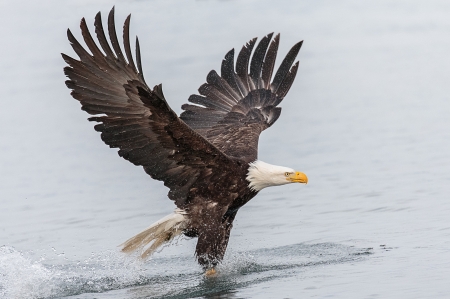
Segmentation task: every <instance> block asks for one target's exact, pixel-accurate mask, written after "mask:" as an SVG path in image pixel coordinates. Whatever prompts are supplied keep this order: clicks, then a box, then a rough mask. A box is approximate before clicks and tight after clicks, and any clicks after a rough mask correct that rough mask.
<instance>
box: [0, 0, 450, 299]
mask: <svg viewBox="0 0 450 299" xmlns="http://www.w3.org/2000/svg"><path fill="white" fill-rule="evenodd" d="M113 5H116V22H117V24H118V26H121V23H122V22H123V20H124V19H125V17H126V15H127V14H128V13H132V20H131V26H132V27H131V29H132V34H133V35H135V34H138V35H139V37H140V41H141V49H142V56H143V67H144V73H145V77H146V80H147V82H148V83H149V84H152V85H153V84H158V83H161V82H162V83H163V88H164V92H165V95H166V98H167V99H168V101H169V103H170V104H171V106H172V107H173V109H174V110H175V111H176V112H178V113H179V112H180V111H181V109H180V106H181V105H182V104H183V103H185V102H186V101H187V98H188V96H189V95H190V94H192V93H195V92H196V90H197V88H198V87H199V86H200V85H201V84H202V83H203V82H205V77H206V74H207V73H208V72H209V71H210V70H211V69H216V70H219V69H220V63H221V60H222V58H223V56H224V54H225V53H226V52H227V51H228V50H229V49H231V48H232V47H234V48H236V49H239V48H240V47H241V46H242V45H243V44H244V43H245V42H246V41H248V40H249V39H250V38H253V37H255V36H258V37H262V36H263V35H265V34H267V33H269V32H273V31H275V32H280V33H281V45H280V49H279V53H280V55H285V53H286V52H287V51H288V49H289V48H290V47H291V46H292V45H293V44H294V43H296V42H297V41H299V40H302V39H304V40H305V42H304V45H303V48H302V50H301V51H300V55H299V59H300V68H299V72H298V75H297V79H296V81H295V83H294V85H293V87H292V89H291V90H290V92H289V94H288V96H287V97H286V99H285V100H284V101H283V102H282V104H281V106H282V107H283V113H282V116H281V117H280V119H279V120H278V121H277V123H276V124H275V125H274V126H273V127H272V128H270V129H269V130H267V131H265V132H264V133H263V134H262V136H261V139H260V150H259V157H260V159H261V160H263V161H266V162H268V163H272V164H277V165H283V166H289V167H291V168H294V169H297V170H299V171H303V172H305V173H306V174H307V175H308V177H309V183H308V185H306V186H305V185H298V184H295V185H289V186H282V187H274V188H269V189H267V190H263V191H262V192H261V193H260V194H259V195H258V196H257V197H256V198H255V199H253V200H252V201H251V202H250V203H248V204H247V205H246V206H245V207H244V208H242V209H241V211H240V212H239V213H238V216H237V218H236V221H235V226H234V228H233V231H232V236H231V241H230V244H229V247H228V248H229V249H228V252H227V254H226V256H225V260H224V263H223V264H222V265H221V267H220V269H219V270H220V274H219V276H218V277H216V278H212V279H206V278H204V277H203V276H202V271H201V269H200V267H199V266H198V265H197V264H196V262H195V258H194V256H193V252H194V248H195V240H187V239H180V240H178V242H177V243H176V244H173V245H171V246H169V247H166V248H164V249H163V250H162V251H161V252H158V253H156V254H155V255H154V256H153V257H152V259H150V260H149V261H147V262H145V263H143V262H140V261H139V260H138V259H136V258H135V257H127V256H124V255H122V254H121V253H120V252H119V247H118V245H119V244H120V243H122V242H123V241H125V240H126V239H128V238H129V237H131V236H132V235H134V234H136V233H137V232H139V231H140V230H142V229H143V228H145V227H146V226H148V225H149V224H151V223H152V222H154V221H156V220H158V219H159V218H161V217H163V216H165V215H166V214H168V213H170V212H172V210H173V209H174V205H173V203H172V202H171V201H169V200H168V199H167V198H166V194H167V191H168V190H167V189H166V188H165V187H164V186H163V185H162V183H161V182H156V181H152V180H151V179H150V178H149V177H148V176H147V175H146V174H145V173H144V172H143V170H142V169H140V168H138V167H135V166H133V165H131V164H130V163H128V162H127V161H125V160H122V159H120V158H119V157H118V155H117V153H116V151H115V150H113V149H109V148H108V147H107V146H105V145H104V144H103V143H102V141H101V140H100V138H99V136H98V133H97V132H95V131H94V130H93V129H92V126H93V124H92V123H89V122H88V121H86V118H87V114H85V113H84V112H83V111H81V110H80V105H79V103H78V102H76V101H75V100H73V99H72V98H71V97H70V95H69V91H68V89H67V88H66V87H65V85H64V80H65V77H64V75H63V73H62V68H63V67H64V62H63V60H62V59H61V57H60V53H61V52H64V53H67V54H69V55H72V56H74V55H75V54H74V53H73V51H72V50H71V48H70V46H69V43H68V42H67V39H66V33H65V32H66V29H67V28H68V27H70V28H71V29H72V32H74V34H75V35H76V37H78V38H81V36H80V33H79V30H78V25H79V20H80V19H81V17H86V19H87V21H88V24H90V25H92V24H93V18H94V16H95V13H97V11H102V13H103V15H104V18H105V17H106V14H107V12H108V11H109V9H110V8H111V7H112V6H113ZM449 15H450V3H449V2H448V1H411V0H408V1H371V2H369V1H339V2H338V1H276V2H275V1H269V0H267V1H256V0H254V1H251V0H246V1H192V0H186V1H171V0H160V1H109V0H102V1H100V0H98V1H57V0H42V1H28V2H27V1H14V2H12V1H2V2H1V3H0V37H1V40H2V41H1V44H0V54H1V55H0V67H1V72H0V90H1V93H2V98H1V100H0V105H1V108H0V140H1V141H0V153H1V155H0V178H1V180H0V203H1V205H0V207H1V208H0V246H2V247H1V248H0V297H1V298H133V299H134V298H330V297H331V298H448V297H449V296H450V283H449V276H450V196H449V194H450V172H449V170H450V117H449V115H450V71H449V70H450V58H449V57H450V56H449V55H450V18H449ZM91 28H92V26H91ZM118 31H119V32H120V30H118ZM279 60H280V59H279ZM279 60H278V61H279Z"/></svg>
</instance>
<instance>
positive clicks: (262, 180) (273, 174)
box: [246, 160, 292, 191]
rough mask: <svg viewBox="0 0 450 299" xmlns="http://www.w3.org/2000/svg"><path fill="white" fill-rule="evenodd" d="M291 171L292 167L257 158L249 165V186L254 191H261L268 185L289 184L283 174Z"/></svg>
mask: <svg viewBox="0 0 450 299" xmlns="http://www.w3.org/2000/svg"><path fill="white" fill-rule="evenodd" d="M290 171H292V169H290V168H287V167H283V166H277V165H272V164H269V163H265V162H263V161H259V160H256V161H254V162H251V163H250V164H249V165H248V173H247V177H246V179H247V181H248V182H249V184H248V187H249V188H250V189H252V190H253V191H260V190H262V189H264V188H266V187H271V186H280V185H285V184H288V183H289V182H288V181H287V180H286V178H285V177H284V175H283V174H284V173H285V172H290Z"/></svg>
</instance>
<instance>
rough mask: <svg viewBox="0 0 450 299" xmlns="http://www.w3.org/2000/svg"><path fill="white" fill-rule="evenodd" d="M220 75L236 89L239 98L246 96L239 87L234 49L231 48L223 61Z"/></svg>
mask: <svg viewBox="0 0 450 299" xmlns="http://www.w3.org/2000/svg"><path fill="white" fill-rule="evenodd" d="M220 76H221V77H222V78H223V79H225V81H227V83H228V85H230V87H231V88H232V89H233V90H234V92H235V93H236V94H237V95H238V96H239V98H243V97H244V93H243V91H242V90H241V89H240V88H239V85H238V82H237V80H236V79H237V78H236V77H237V76H236V73H235V72H234V49H231V50H230V51H229V52H228V53H227V54H226V55H225V58H224V59H223V61H222V67H221V70H220Z"/></svg>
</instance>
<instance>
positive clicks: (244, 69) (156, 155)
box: [62, 8, 308, 275]
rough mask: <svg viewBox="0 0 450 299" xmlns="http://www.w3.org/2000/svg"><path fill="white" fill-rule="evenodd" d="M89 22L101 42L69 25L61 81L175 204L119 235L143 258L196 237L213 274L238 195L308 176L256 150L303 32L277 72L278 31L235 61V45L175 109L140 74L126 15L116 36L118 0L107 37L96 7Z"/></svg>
mask: <svg viewBox="0 0 450 299" xmlns="http://www.w3.org/2000/svg"><path fill="white" fill-rule="evenodd" d="M94 25H95V33H96V36H97V40H98V44H99V45H100V48H99V47H98V46H97V44H96V42H95V41H94V39H93V38H92V36H91V34H90V32H89V30H88V27H87V25H86V21H85V19H84V18H83V19H82V20H81V23H80V27H81V33H82V36H83V39H84V42H85V43H86V46H87V48H88V49H89V51H90V52H88V51H87V50H86V49H85V48H83V46H81V45H80V43H79V42H78V41H77V40H76V39H75V37H74V36H73V35H72V33H71V32H70V30H67V35H68V39H69V41H70V43H71V45H72V48H73V50H74V51H75V52H76V54H77V55H78V56H79V60H77V59H74V58H71V57H69V56H67V55H65V54H62V57H63V59H64V60H65V62H66V63H67V64H68V65H69V66H66V67H65V68H64V73H65V75H66V76H67V77H68V78H69V80H67V81H66V85H67V87H68V88H69V89H71V90H72V92H71V95H72V96H73V97H74V98H75V99H76V100H78V101H79V102H80V103H81V106H82V108H81V109H82V110H84V111H86V112H87V113H89V114H91V115H94V116H93V117H90V118H89V120H90V121H95V122H98V124H96V125H95V127H94V128H95V130H96V131H98V132H101V138H102V140H103V141H104V142H105V143H106V144H107V145H109V146H110V147H112V148H118V149H119V151H118V153H119V156H121V157H123V158H124V159H126V160H128V161H130V162H131V163H133V164H134V165H138V166H142V167H143V168H144V170H145V172H146V173H147V174H149V175H150V176H151V177H152V178H153V179H155V180H160V181H163V182H164V185H165V186H167V187H168V188H169V189H170V191H169V193H168V197H169V198H170V199H171V200H173V201H174V202H175V205H176V207H177V208H176V209H175V211H174V213H173V214H170V215H168V216H166V217H164V218H162V219H161V220H159V221H157V222H156V223H154V224H152V225H151V226H150V227H149V228H147V229H145V230H144V231H142V232H141V233H139V234H137V235H136V236H134V237H132V238H131V239H129V240H127V241H126V242H125V243H123V244H122V245H123V249H122V251H124V252H127V253H128V252H134V251H138V252H140V253H141V256H142V257H144V258H145V257H147V256H149V255H150V254H151V253H153V252H154V251H155V250H156V249H157V248H158V247H159V246H161V245H162V244H164V243H166V242H169V241H171V240H172V239H173V238H175V237H176V236H178V235H181V234H184V235H185V236H188V237H197V238H198V241H197V246H196V250H195V255H196V258H197V261H198V263H199V264H200V265H201V266H202V267H203V269H204V270H205V271H206V274H207V275H211V274H214V273H215V266H216V265H217V264H218V263H220V262H221V260H222V259H223V256H224V254H225V250H226V247H227V244H228V239H229V237H230V231H231V228H232V226H233V220H234V218H235V217H236V213H237V212H238V210H239V209H240V208H241V207H242V206H243V205H245V204H246V203H247V202H248V201H249V200H250V199H252V198H253V197H254V196H255V195H256V194H257V193H258V192H259V191H260V190H261V189H263V188H266V187H269V186H278V185H284V184H288V183H307V182H308V178H307V177H306V175H305V174H304V173H301V172H298V171H295V170H293V169H291V168H288V167H281V166H275V165H271V164H268V163H264V162H262V161H260V160H258V139H259V135H260V133H261V132H262V131H264V130H265V129H267V128H269V127H270V126H272V125H273V123H274V122H275V121H276V120H277V119H278V117H279V116H280V113H281V108H280V107H278V104H280V102H281V101H282V100H283V98H284V97H285V95H286V94H287V92H288V91H289V89H290V87H291V85H292V83H293V81H294V78H295V75H296V73H297V69H298V61H297V62H296V63H295V64H294V60H295V58H296V56H297V54H298V52H299V50H300V47H301V45H302V41H301V42H299V43H297V44H295V45H294V46H293V47H292V49H291V50H290V51H289V52H288V53H287V55H286V57H285V58H284V60H283V61H282V62H281V65H280V67H279V68H278V70H277V71H276V73H275V75H274V76H273V70H274V64H275V58H276V55H277V50H278V44H279V40H280V35H279V34H278V35H276V36H275V37H274V38H273V39H272V37H273V34H272V33H271V34H268V35H267V36H265V37H263V38H262V39H261V41H260V42H259V43H258V45H257V46H256V48H255V50H254V52H253V55H252V51H253V48H254V46H255V43H256V38H254V39H251V40H250V41H249V42H248V43H247V44H246V45H244V46H243V47H242V50H241V51H240V52H239V55H238V56H237V59H236V63H235V62H234V49H232V50H231V51H229V52H228V53H227V54H226V55H225V58H224V59H223V61H222V66H221V74H220V75H219V74H218V73H217V72H216V71H214V70H213V71H211V72H209V74H208V75H207V78H206V82H207V83H204V84H203V85H201V86H200V88H199V90H198V91H199V93H200V95H196V94H194V95H191V96H190V97H189V99H188V101H189V102H190V103H192V104H184V105H183V106H182V109H183V110H184V112H183V113H181V115H180V116H177V114H176V113H175V112H174V111H173V110H172V109H171V108H170V107H169V104H168V103H167V101H166V99H165V97H164V94H163V92H162V88H161V85H156V86H155V87H154V88H153V89H151V88H150V87H149V86H148V85H147V83H146V82H145V80H144V75H143V72H142V66H141V55H140V50H139V40H138V39H137V38H136V64H135V62H134V59H133V56H132V53H131V49H130V40H129V25H130V15H129V16H128V17H127V18H126V20H125V24H124V27H123V48H124V50H125V55H124V53H123V52H122V50H121V47H120V45H119V41H118V40H117V35H116V29H115V25H114V8H113V9H112V10H111V12H110V13H109V16H108V35H109V42H108V39H107V37H106V35H105V31H104V30H103V25H102V20H101V15H100V12H99V13H98V14H97V15H96V17H95V23H94ZM111 46H112V48H111ZM250 59H251V60H250ZM272 77H273V79H272Z"/></svg>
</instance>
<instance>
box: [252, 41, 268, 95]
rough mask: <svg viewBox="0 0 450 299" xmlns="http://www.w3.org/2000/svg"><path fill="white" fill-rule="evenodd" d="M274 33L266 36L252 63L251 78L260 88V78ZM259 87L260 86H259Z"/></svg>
mask: <svg viewBox="0 0 450 299" xmlns="http://www.w3.org/2000/svg"><path fill="white" fill-rule="evenodd" d="M272 36H273V32H272V33H269V34H268V35H266V36H264V37H263V38H262V39H261V40H260V41H259V43H258V46H256V49H255V53H253V57H252V62H251V63H250V78H252V80H253V82H254V83H255V85H256V86H258V85H259V84H258V78H260V77H261V70H262V67H263V63H264V57H265V56H266V51H267V47H268V46H269V43H270V40H271V39H272ZM258 87H259V86H258Z"/></svg>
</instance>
